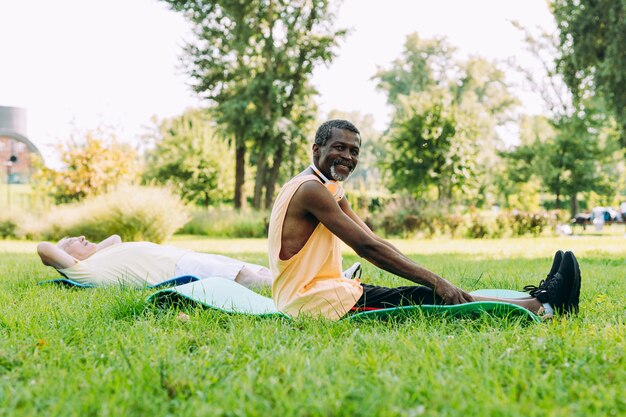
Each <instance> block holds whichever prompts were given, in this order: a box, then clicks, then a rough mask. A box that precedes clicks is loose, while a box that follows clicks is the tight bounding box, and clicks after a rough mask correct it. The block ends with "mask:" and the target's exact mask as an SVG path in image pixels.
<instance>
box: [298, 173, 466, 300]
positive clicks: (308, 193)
mask: <svg viewBox="0 0 626 417" xmlns="http://www.w3.org/2000/svg"><path fill="white" fill-rule="evenodd" d="M292 204H294V205H296V206H297V207H298V208H299V209H300V210H303V211H305V212H308V213H310V214H311V215H313V216H314V217H315V218H316V219H317V220H319V221H320V222H321V223H322V224H324V226H326V227H327V228H328V229H329V230H330V231H331V232H332V233H334V234H335V235H336V236H337V237H339V238H340V239H341V240H342V241H344V242H345V243H346V244H347V245H348V246H350V247H351V248H352V249H354V250H355V251H356V253H357V254H358V255H359V256H361V257H363V258H365V259H367V260H368V261H370V262H371V263H373V264H374V265H376V266H378V267H380V268H382V269H384V270H385V271H388V272H391V273H392V274H395V275H398V276H401V277H403V278H406V279H408V280H410V281H413V282H415V283H418V284H423V285H426V286H428V287H430V288H432V289H434V290H435V292H436V293H437V294H438V295H439V296H440V297H442V298H443V299H444V300H445V301H446V303H448V304H459V303H463V302H467V301H472V297H471V295H469V294H467V293H466V292H465V291H463V290H461V289H459V288H457V287H456V286H454V285H453V284H452V283H450V282H449V281H447V280H446V279H444V278H442V277H440V276H438V275H437V274H435V273H433V272H431V271H429V270H427V269H425V268H422V267H420V266H419V265H417V264H416V263H415V262H413V261H412V260H410V259H408V258H407V257H406V256H404V255H403V254H402V253H400V252H399V251H398V250H397V249H395V248H394V247H393V246H391V245H388V244H385V243H383V242H381V241H382V239H380V238H378V237H377V236H375V235H374V234H373V232H371V230H370V231H369V232H368V231H367V230H369V228H367V229H364V228H363V227H362V226H361V225H360V224H359V223H358V222H357V221H355V220H354V219H352V218H351V216H348V215H347V214H346V213H345V212H344V211H343V210H342V209H341V208H340V207H339V206H338V205H337V203H336V202H335V200H334V199H333V198H332V196H331V195H330V194H329V193H328V191H327V190H326V189H325V188H324V187H323V186H322V185H321V184H319V183H317V182H313V181H311V182H307V183H305V184H303V185H302V186H301V187H300V189H299V190H298V191H297V192H296V194H295V195H294V197H293V198H292V200H291V203H290V205H292ZM355 216H356V215H355Z"/></svg>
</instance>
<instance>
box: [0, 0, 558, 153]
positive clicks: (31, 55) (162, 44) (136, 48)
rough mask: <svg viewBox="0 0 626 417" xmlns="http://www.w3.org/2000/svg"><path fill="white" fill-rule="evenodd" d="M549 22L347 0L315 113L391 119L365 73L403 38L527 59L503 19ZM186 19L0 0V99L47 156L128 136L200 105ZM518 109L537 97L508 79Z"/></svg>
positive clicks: (452, 0) (532, 15) (536, 16)
mask: <svg viewBox="0 0 626 417" xmlns="http://www.w3.org/2000/svg"><path fill="white" fill-rule="evenodd" d="M511 20H518V21H519V22H520V23H522V24H523V25H524V26H527V27H531V28H534V27H537V26H538V27H542V28H544V29H547V30H549V31H553V30H554V22H553V19H552V16H551V14H550V12H549V10H548V6H547V3H546V1H545V0H526V1H519V0H474V1H466V0H438V1H432V0H386V1H384V2H382V1H379V0H345V1H344V2H343V4H342V6H341V8H340V9H339V14H338V21H337V27H348V28H351V32H350V34H349V35H348V37H347V38H346V40H345V41H344V42H343V43H342V44H341V45H340V48H339V50H338V56H337V58H336V60H335V61H334V62H333V63H332V64H331V66H330V67H328V68H325V67H320V68H318V70H317V71H316V73H315V77H314V80H313V82H314V84H315V85H316V87H317V88H318V90H319V92H320V95H319V97H318V100H317V101H318V103H319V104H320V110H321V114H322V115H324V114H326V113H327V112H328V111H329V110H331V109H340V110H344V111H355V110H356V111H359V112H361V113H363V114H367V113H369V114H372V115H373V116H374V119H375V122H376V127H377V128H379V129H383V128H385V127H386V126H387V123H388V122H389V109H388V108H387V106H386V104H385V100H386V98H385V95H384V94H383V93H380V92H377V91H376V90H375V83H374V82H373V81H371V77H372V76H373V75H374V73H375V72H376V70H377V68H379V67H388V66H389V64H390V63H391V62H392V61H393V60H394V59H396V58H397V57H399V56H400V54H401V51H402V45H403V43H404V40H405V38H406V35H407V34H409V33H412V32H415V31H417V32H418V33H419V35H420V37H422V38H425V37H433V36H446V37H447V38H448V40H449V42H450V43H451V44H452V45H454V46H456V47H458V48H459V52H460V54H461V55H462V56H470V55H480V56H483V57H486V58H488V59H492V60H494V59H497V60H503V59H506V58H509V57H516V58H517V60H518V61H519V62H520V63H522V64H524V63H525V62H528V56H527V53H525V52H524V48H525V46H524V44H523V41H522V36H521V34H520V33H519V32H518V31H517V30H516V29H515V28H514V27H513V26H512V25H511V23H510V21H511ZM189 33H190V29H189V25H188V24H187V23H186V22H185V21H184V19H183V18H182V17H181V16H180V15H178V14H176V13H174V12H172V11H170V10H168V8H167V7H166V5H165V3H162V2H159V1H157V0H132V1H127V0H100V1H96V0H55V1H46V0H20V1H11V0H0V39H1V41H0V59H1V61H0V62H1V65H0V105H2V106H17V107H24V108H26V109H27V111H28V137H29V138H30V139H31V140H32V141H33V142H34V143H35V144H36V145H37V146H38V147H39V148H40V150H41V151H42V153H43V154H44V156H46V157H49V156H51V155H52V154H53V152H52V149H51V147H50V144H53V143H57V142H59V141H62V140H64V138H66V137H68V136H69V135H70V133H71V132H73V131H75V130H76V129H80V130H85V129H90V128H97V127H106V128H111V129H113V130H114V131H116V132H118V136H120V137H121V138H122V139H126V140H128V141H131V142H132V141H134V140H136V139H137V137H138V136H139V135H140V134H141V132H142V131H144V130H145V129H146V126H151V125H152V122H151V117H152V116H157V117H159V118H163V117H170V116H174V115H178V114H180V113H182V112H183V111H184V110H185V109H186V108H188V107H193V106H198V105H200V103H199V101H198V99H197V98H196V97H195V94H194V93H193V92H192V91H191V89H190V88H189V87H188V86H187V75H186V73H185V71H184V69H183V68H182V67H181V65H180V64H179V56H180V54H181V47H182V45H183V44H184V39H185V38H188V37H189ZM515 91H516V94H518V95H519V96H520V97H521V98H522V100H523V102H524V107H525V110H527V111H528V112H530V113H538V112H541V110H542V109H541V105H540V103H539V101H538V99H537V97H536V96H535V95H533V94H532V93H530V92H527V91H525V90H524V89H523V87H522V86H521V85H519V86H518V87H516V90H515Z"/></svg>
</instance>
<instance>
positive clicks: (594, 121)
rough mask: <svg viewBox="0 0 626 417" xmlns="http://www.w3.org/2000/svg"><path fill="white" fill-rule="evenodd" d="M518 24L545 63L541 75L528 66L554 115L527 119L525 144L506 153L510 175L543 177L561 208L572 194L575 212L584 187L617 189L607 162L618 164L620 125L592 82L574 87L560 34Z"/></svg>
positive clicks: (529, 75) (525, 178)
mask: <svg viewBox="0 0 626 417" xmlns="http://www.w3.org/2000/svg"><path fill="white" fill-rule="evenodd" d="M518 28H519V29H520V30H522V31H523V32H524V34H525V39H526V43H527V45H528V50H529V51H530V52H531V53H532V54H533V56H534V57H535V59H536V61H537V62H538V63H539V64H540V65H541V67H542V68H543V69H544V74H541V75H537V74H534V73H531V72H529V71H525V72H526V77H527V79H528V81H529V82H530V83H531V85H532V86H533V87H534V89H535V90H536V91H538V92H540V95H541V97H542V98H543V101H544V105H545V107H546V110H547V111H548V116H547V117H534V118H531V117H527V118H525V119H524V121H525V123H522V124H521V125H520V126H521V139H522V143H521V145H520V146H519V147H518V148H517V149H514V150H512V151H510V152H505V153H503V156H504V157H505V158H506V160H507V162H508V164H509V167H508V169H507V170H506V171H507V175H508V176H509V178H510V179H511V180H512V181H513V182H518V183H519V182H527V181H529V180H532V179H533V178H535V179H539V180H540V182H541V184H542V186H543V189H544V190H545V191H547V192H549V193H552V194H553V195H554V196H555V199H556V207H557V208H561V205H562V198H566V199H569V202H570V212H571V214H572V215H574V214H576V212H577V211H578V194H579V193H581V192H590V191H595V192H598V193H601V194H604V195H611V194H613V193H614V192H615V187H612V183H613V179H612V175H611V172H610V169H609V170H607V169H605V168H606V166H607V165H612V166H614V157H615V152H616V151H617V149H616V140H617V137H618V133H617V132H618V129H617V126H616V124H615V120H614V118H613V117H612V116H611V114H610V112H607V109H606V105H605V104H604V103H603V102H602V100H601V99H600V98H599V96H597V95H594V94H593V91H591V87H592V86H591V85H587V86H586V87H585V88H586V91H585V92H583V91H581V90H574V91H572V90H571V89H570V87H569V86H568V83H567V82H566V76H564V75H563V74H562V73H561V72H559V68H558V66H559V47H558V45H559V44H558V39H557V38H556V37H555V36H554V35H550V34H547V33H541V34H539V35H533V34H532V33H531V32H530V31H529V30H527V29H525V28H523V27H521V26H519V25H518ZM579 87H580V88H582V86H579Z"/></svg>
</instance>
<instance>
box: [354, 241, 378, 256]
mask: <svg viewBox="0 0 626 417" xmlns="http://www.w3.org/2000/svg"><path fill="white" fill-rule="evenodd" d="M352 249H354V251H355V252H356V254H357V255H359V256H360V257H361V258H364V259H371V258H372V257H375V255H376V253H378V252H379V248H378V242H376V241H374V240H369V239H368V241H367V242H359V244H357V245H355V246H353V247H352Z"/></svg>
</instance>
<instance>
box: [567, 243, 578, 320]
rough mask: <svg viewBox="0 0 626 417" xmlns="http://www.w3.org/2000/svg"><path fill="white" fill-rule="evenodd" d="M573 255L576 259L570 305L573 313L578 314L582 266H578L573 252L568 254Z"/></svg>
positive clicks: (575, 260)
mask: <svg viewBox="0 0 626 417" xmlns="http://www.w3.org/2000/svg"><path fill="white" fill-rule="evenodd" d="M567 253H569V254H571V255H572V259H574V284H573V285H572V293H571V294H570V297H569V303H570V305H571V310H570V311H571V312H573V313H578V302H579V301H580V281H581V274H580V266H579V265H578V259H576V256H574V253H573V252H569V251H568V252H567Z"/></svg>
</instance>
